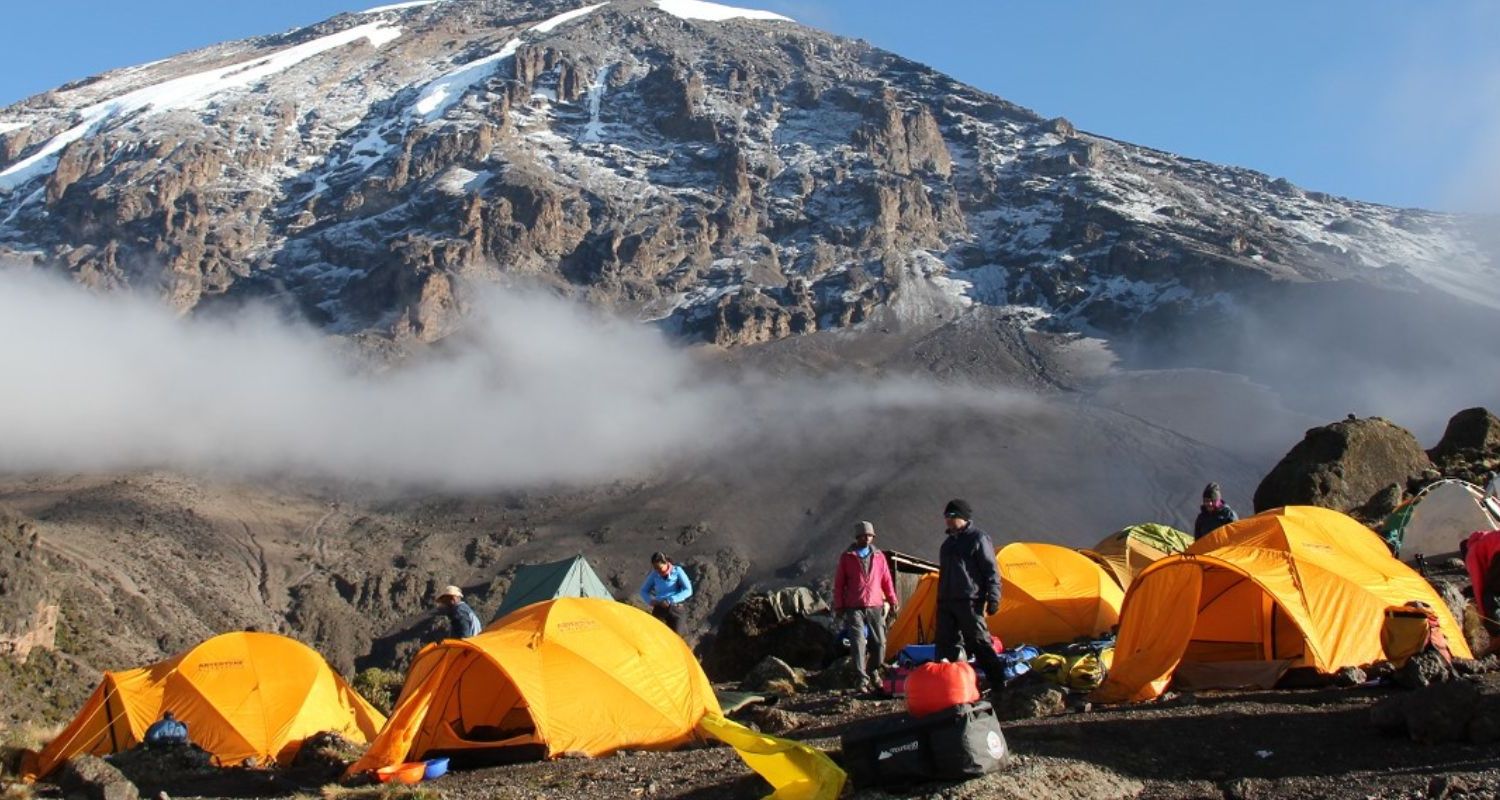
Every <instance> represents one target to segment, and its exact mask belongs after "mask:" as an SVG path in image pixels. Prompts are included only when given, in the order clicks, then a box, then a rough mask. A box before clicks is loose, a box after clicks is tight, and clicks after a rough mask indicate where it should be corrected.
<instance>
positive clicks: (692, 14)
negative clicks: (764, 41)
mask: <svg viewBox="0 0 1500 800" xmlns="http://www.w3.org/2000/svg"><path fill="white" fill-rule="evenodd" d="M656 7H657V8H660V9H661V10H662V11H665V12H667V13H668V14H671V15H672V16H674V17H679V18H681V19H694V20H706V21H708V22H724V21H727V20H731V19H761V20H777V21H781V22H795V20H793V19H792V18H791V17H784V16H782V15H780V14H776V13H773V12H770V11H759V10H756V9H753V8H735V7H734V6H725V5H720V4H718V3H708V2H704V0H656Z"/></svg>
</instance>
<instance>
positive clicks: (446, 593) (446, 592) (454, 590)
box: [438, 586, 464, 600]
mask: <svg viewBox="0 0 1500 800" xmlns="http://www.w3.org/2000/svg"><path fill="white" fill-rule="evenodd" d="M438 597H451V598H453V599H454V600H462V599H464V590H463V589H460V588H458V587H457V586H448V587H445V588H444V589H443V593H442V594H440V595H438Z"/></svg>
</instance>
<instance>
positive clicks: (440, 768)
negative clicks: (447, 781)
mask: <svg viewBox="0 0 1500 800" xmlns="http://www.w3.org/2000/svg"><path fill="white" fill-rule="evenodd" d="M447 774H448V759H446V758H434V759H430V760H428V762H427V771H425V772H423V773H422V780H424V781H430V780H432V779H433V778H441V777H443V776H444V775H447Z"/></svg>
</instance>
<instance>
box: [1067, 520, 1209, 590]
mask: <svg viewBox="0 0 1500 800" xmlns="http://www.w3.org/2000/svg"><path fill="white" fill-rule="evenodd" d="M1192 545H1193V537H1192V536H1190V535H1188V534H1186V533H1183V532H1182V531H1179V530H1177V529H1176V528H1171V527H1168V526H1166V525H1158V524H1156V523H1154V522H1148V523H1145V524H1143V525H1131V526H1130V527H1128V528H1125V529H1124V530H1121V531H1119V532H1117V533H1113V534H1110V535H1109V536H1106V537H1105V538H1104V539H1103V540H1101V541H1100V542H1099V543H1098V544H1096V545H1094V546H1093V547H1092V548H1090V549H1088V550H1079V551H1078V552H1080V553H1082V554H1084V555H1085V556H1088V557H1089V558H1090V559H1092V560H1093V561H1094V562H1095V563H1097V564H1098V565H1099V566H1101V567H1103V568H1104V571H1105V572H1107V573H1109V575H1110V577H1112V578H1114V579H1115V583H1118V584H1120V588H1121V589H1127V590H1128V589H1129V588H1130V582H1131V581H1132V580H1134V579H1135V576H1136V575H1138V574H1140V571H1141V570H1143V569H1145V568H1146V567H1147V566H1149V565H1150V564H1151V563H1152V562H1154V561H1160V560H1161V559H1163V558H1166V557H1167V556H1170V555H1173V554H1174V553H1181V552H1183V551H1185V550H1187V549H1188V548H1189V547H1192Z"/></svg>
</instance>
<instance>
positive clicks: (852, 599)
mask: <svg viewBox="0 0 1500 800" xmlns="http://www.w3.org/2000/svg"><path fill="white" fill-rule="evenodd" d="M871 549H874V548H873V547H872V548H871ZM854 550H855V548H853V547H851V548H849V549H848V550H845V551H844V554H843V555H841V556H839V567H838V571H837V572H835V573H834V574H833V610H834V611H843V610H845V609H849V608H878V607H879V606H880V604H881V603H890V604H891V608H895V607H896V604H897V602H898V601H897V599H896V584H895V583H894V582H893V581H892V580H891V568H890V565H889V564H887V563H886V561H885V553H882V552H880V551H879V550H875V551H874V552H873V553H871V554H870V572H869V574H865V568H864V564H863V563H861V562H860V559H859V556H858V555H857V554H856V553H855V552H854Z"/></svg>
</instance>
